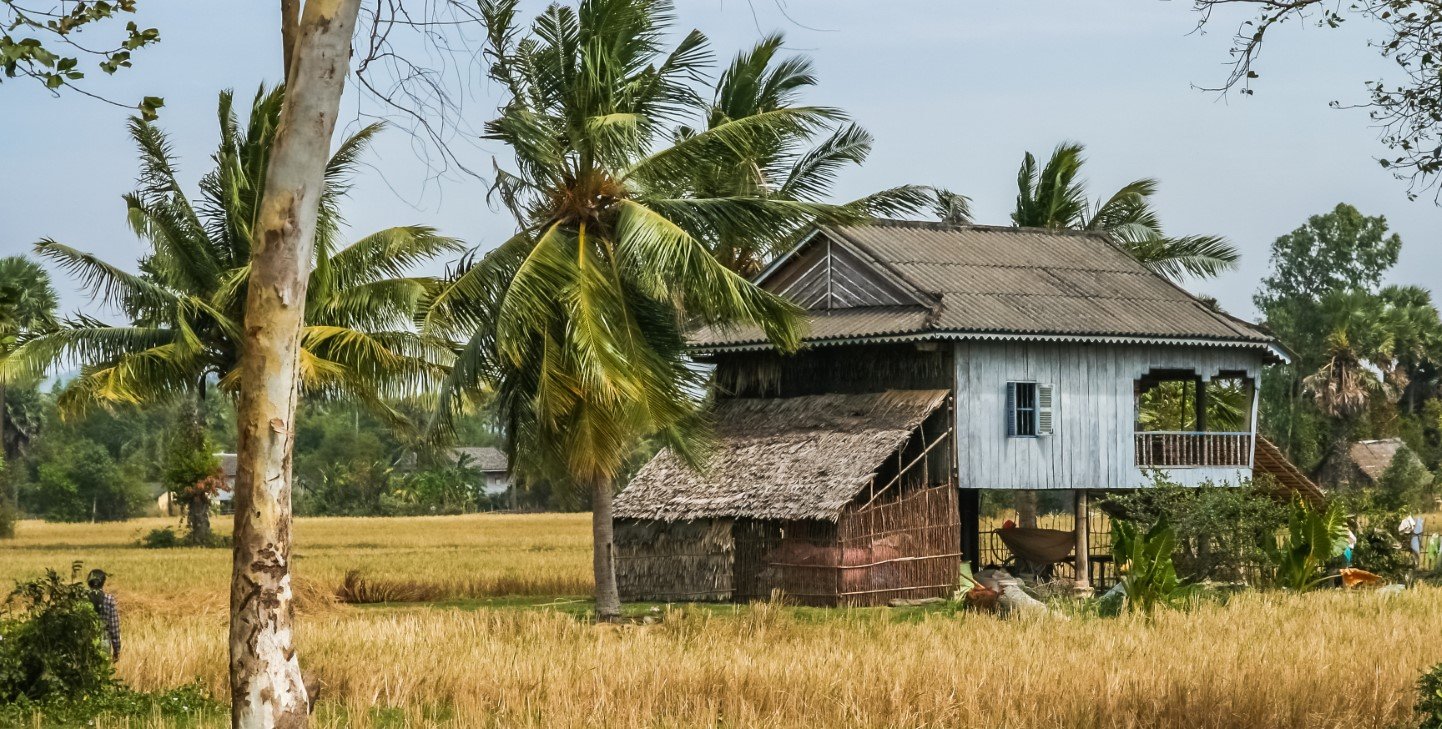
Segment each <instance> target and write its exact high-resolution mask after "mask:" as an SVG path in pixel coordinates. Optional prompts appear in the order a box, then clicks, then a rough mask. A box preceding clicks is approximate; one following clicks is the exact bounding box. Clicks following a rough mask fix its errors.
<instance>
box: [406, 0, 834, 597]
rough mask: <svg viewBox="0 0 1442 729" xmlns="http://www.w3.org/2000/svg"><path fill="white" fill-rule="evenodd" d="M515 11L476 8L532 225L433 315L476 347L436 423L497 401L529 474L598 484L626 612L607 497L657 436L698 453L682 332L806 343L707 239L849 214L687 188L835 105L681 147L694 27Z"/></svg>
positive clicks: (763, 116) (505, 195) (785, 231)
mask: <svg viewBox="0 0 1442 729" xmlns="http://www.w3.org/2000/svg"><path fill="white" fill-rule="evenodd" d="M516 4H517V3H516V2H515V0H489V1H487V2H482V3H481V8H482V11H483V13H484V14H485V16H486V21H487V27H488V29H489V38H488V41H487V46H486V54H487V56H488V58H489V59H490V61H491V69H490V73H491V76H492V77H493V78H494V79H495V80H497V81H498V82H499V83H500V84H501V85H502V86H503V87H504V88H505V89H507V91H508V93H507V100H506V103H505V104H504V106H502V107H501V109H500V113H499V116H498V117H497V118H496V119H494V120H492V121H490V122H489V123H488V124H487V125H486V130H487V133H488V136H489V138H491V139H494V140H497V141H500V142H502V143H504V144H506V145H507V146H508V147H510V150H511V152H512V154H513V155H514V163H515V172H501V173H499V174H498V180H497V183H496V187H495V190H496V193H497V194H498V195H499V196H500V198H501V200H502V201H503V202H504V203H505V204H506V205H507V207H509V208H510V209H511V210H512V211H513V212H514V213H515V215H516V218H517V221H518V231H517V233H516V234H515V235H514V236H513V237H512V238H510V239H509V240H507V241H506V242H504V243H502V244H501V245H500V246H499V247H498V248H497V249H496V250H494V251H492V252H491V253H490V254H488V255H487V256H485V257H484V258H483V259H481V260H480V261H478V262H475V261H471V262H466V263H465V264H464V265H462V266H459V267H457V270H455V271H454V273H453V277H452V282H451V284H450V285H449V287H448V288H447V289H446V290H445V291H443V292H442V293H441V294H440V295H438V296H437V297H435V299H434V301H433V302H432V305H431V307H430V310H429V311H428V312H427V315H426V317H425V319H424V322H423V323H424V325H425V331H427V332H434V333H437V334H444V335H447V336H452V337H456V338H457V339H458V340H460V341H462V342H464V344H463V345H461V346H460V348H459V356H458V358H457V360H456V363H455V367H454V369H453V370H452V374H451V377H450V379H449V380H448V383H447V387H446V388H445V389H444V390H443V394H442V399H441V410H440V412H441V414H442V415H445V414H446V413H449V412H452V411H454V410H455V409H457V408H458V407H460V405H461V404H462V403H463V402H464V399H465V398H466V397H467V395H468V394H469V395H470V396H474V395H475V394H477V393H483V392H489V393H490V394H491V395H492V396H493V397H494V406H495V407H496V409H497V411H498V413H499V414H500V417H501V418H502V420H503V421H504V424H505V426H506V430H507V433H508V436H509V438H508V448H509V450H510V455H511V458H512V463H513V464H515V466H516V467H517V468H518V469H519V470H520V471H521V472H522V473H524V474H529V475H540V476H542V477H547V478H549V479H550V480H551V481H552V482H553V483H560V484H569V485H571V486H574V487H578V488H585V489H588V490H589V491H590V493H591V496H592V507H593V527H594V534H595V553H594V563H593V567H594V571H595V575H596V599H597V615H598V617H600V618H601V619H612V618H614V617H616V616H617V615H618V613H619V609H620V605H619V600H618V597H617V593H616V582H615V571H614V570H615V565H614V562H613V555H612V545H611V513H610V511H611V506H610V505H611V497H612V493H613V490H614V488H615V486H616V481H617V478H618V476H619V475H620V473H621V471H622V468H623V465H624V463H625V460H626V458H627V457H628V456H629V455H630V454H632V453H633V452H634V451H635V449H636V447H637V445H638V443H639V442H640V441H641V440H642V439H643V438H650V437H654V438H657V439H659V440H660V441H661V442H662V443H665V444H668V445H670V446H672V447H673V448H676V449H677V450H678V452H681V453H683V454H691V455H692V456H696V455H698V454H697V453H696V451H695V449H694V447H693V446H694V441H693V440H692V439H690V438H689V437H688V436H690V435H691V434H693V433H694V432H695V428H696V426H697V425H698V424H699V420H700V418H699V407H698V406H699V402H698V399H699V395H698V393H700V392H701V391H702V382H701V375H700V373H698V372H697V371H695V370H694V369H693V368H691V367H689V366H688V363H687V360H686V358H685V341H684V338H683V330H684V328H685V327H686V326H689V325H692V324H714V325H721V326H726V325H735V324H755V325H758V326H760V327H761V328H762V329H763V330H764V331H765V332H766V334H767V335H768V336H769V337H770V339H771V341H773V342H774V343H776V344H777V345H778V346H779V347H780V348H781V349H783V350H790V349H794V348H795V347H796V346H797V344H798V341H799V337H800V334H801V332H800V323H799V317H798V316H797V314H798V311H797V310H796V308H795V307H794V306H793V305H792V304H790V303H788V302H786V301H785V300H783V299H781V298H778V297H776V296H773V295H771V294H768V293H766V292H764V291H762V290H760V289H759V288H757V287H755V286H753V285H752V284H750V283H749V282H748V281H747V280H746V279H745V278H744V277H742V276H740V275H738V274H737V273H736V272H735V271H733V270H731V269H729V268H728V267H727V266H726V265H724V264H723V263H722V262H720V261H718V260H717V258H716V257H715V255H713V253H712V251H710V250H708V247H707V243H708V242H709V241H718V240H741V239H746V240H751V241H754V245H755V247H756V249H757V250H765V249H766V248H767V246H769V245H775V244H778V243H779V242H780V241H782V240H785V239H786V237H787V236H789V235H790V234H791V232H792V231H794V230H796V229H797V228H798V226H802V225H805V224H806V223H808V222H810V221H813V220H816V219H818V218H825V217H826V216H828V215H832V214H834V213H835V212H836V211H835V208H833V207H831V206H828V205H825V204H822V203H818V202H813V201H810V200H805V199H786V198H781V197H776V196H768V195H765V194H759V193H758V192H756V191H737V190H727V191H726V192H725V194H722V195H717V196H708V195H706V194H704V193H697V192H695V191H693V190H692V189H691V185H690V184H689V183H686V182H678V181H686V180H690V179H692V178H693V176H694V175H695V171H696V170H698V169H701V170H706V169H714V168H715V167H717V166H718V164H719V162H718V160H726V159H734V157H733V155H736V154H738V153H745V151H746V150H754V149H757V148H759V147H761V146H763V145H765V144H767V143H772V142H774V141H775V140H778V139H787V138H794V137H796V136H797V135H805V134H809V133H813V132H815V131H816V130H819V129H823V128H825V127H826V125H828V124H831V123H833V122H834V120H835V119H836V118H837V114H836V113H835V112H834V111H831V110H829V109H824V108H817V107H809V106H790V105H783V106H781V107H779V108H775V109H770V110H766V111H760V112H757V113H754V114H748V115H744V116H741V117H740V118H736V119H731V120H728V121H723V122H720V123H717V124H715V125H714V126H710V125H708V126H707V128H705V129H704V130H702V131H698V132H696V133H694V134H687V135H681V136H680V137H679V138H678V137H677V136H676V135H674V134H671V133H670V132H669V131H668V130H670V129H673V128H674V126H673V125H676V124H679V123H683V122H684V120H685V117H686V116H687V115H689V114H694V113H695V111H696V109H697V108H698V94H697V93H696V91H695V90H694V89H693V84H694V83H695V79H697V78H698V76H699V75H700V74H701V72H702V71H703V70H704V68H705V65H706V63H707V61H708V58H709V53H708V51H707V41H706V38H705V37H704V36H703V35H701V33H699V32H697V31H692V32H690V33H689V34H686V35H684V36H683V37H681V40H680V42H679V43H678V44H677V45H676V46H675V47H674V48H672V49H670V50H669V51H667V50H665V49H664V48H663V39H664V38H665V37H666V34H667V30H668V26H669V24H670V22H671V6H670V4H669V3H667V2H665V1H664V0H582V2H580V4H579V6H578V7H574V8H573V7H567V6H561V5H552V6H550V7H549V8H548V9H546V10H545V11H544V12H543V13H541V15H540V16H539V17H538V18H536V19H535V21H534V22H533V23H532V25H531V30H530V32H529V33H524V32H523V31H522V30H521V29H520V28H519V27H518V26H517V24H516V17H515V16H516ZM441 422H442V424H443V423H444V420H442V421H441Z"/></svg>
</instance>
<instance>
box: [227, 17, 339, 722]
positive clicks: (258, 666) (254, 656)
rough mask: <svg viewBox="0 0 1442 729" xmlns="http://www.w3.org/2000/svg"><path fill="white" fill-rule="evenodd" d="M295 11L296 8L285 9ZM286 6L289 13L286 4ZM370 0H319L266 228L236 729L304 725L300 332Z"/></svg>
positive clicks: (250, 411) (306, 28)
mask: <svg viewBox="0 0 1442 729" xmlns="http://www.w3.org/2000/svg"><path fill="white" fill-rule="evenodd" d="M285 5H286V6H289V7H293V3H285ZM283 9H284V7H283ZM359 11H360V0H307V2H306V3H305V8H304V10H303V11H302V13H301V16H300V22H299V25H298V26H297V27H296V28H295V30H294V32H293V33H290V34H287V35H293V36H294V41H293V44H292V45H291V47H290V48H289V49H288V50H289V56H288V58H289V64H290V68H288V69H287V77H286V78H287V83H286V101H285V108H284V110H283V111H282V112H281V120H280V126H279V129H278V131H277V132H276V135H275V143H274V147H273V150H272V153H271V158H270V163H269V167H268V170H267V175H266V185H265V193H264V195H263V197H262V199H261V203H260V210H259V214H258V216H257V220H258V223H257V225H256V227H255V243H254V252H253V254H252V258H251V273H250V285H249V287H248V291H247V294H246V304H245V323H244V346H243V348H242V352H243V353H242V355H241V361H240V372H241V379H240V381H241V383H242V386H241V390H240V401H239V407H238V408H237V417H236V420H237V425H238V431H239V433H238V448H237V451H238V453H237V473H236V489H235V551H234V557H233V563H232V572H231V587H230V693H231V726H232V727H233V729H269V728H270V727H287V728H292V727H304V726H306V725H307V723H308V720H309V706H308V697H307V693H306V688H305V683H304V682H303V681H302V679H301V672H300V661H299V660H298V659H297V657H296V650H295V606H294V603H293V602H292V593H291V579H290V547H291V538H290V537H291V535H290V532H291V506H290V493H291V451H292V448H293V447H294V445H295V432H294V423H295V407H296V399H297V397H298V383H297V369H298V365H299V349H300V332H301V325H302V324H303V316H304V311H305V296H306V282H307V277H308V275H309V269H310V262H311V258H312V254H313V249H314V245H315V232H316V219H317V214H318V209H319V203H320V193H321V191H322V190H323V189H324V177H325V166H326V162H327V159H328V157H329V153H330V142H331V135H332V134H333V132H334V131H335V123H336V117H337V116H338V115H339V113H340V97H341V92H342V90H343V87H344V85H345V77H346V72H347V67H348V65H349V62H350V51H351V34H352V32H353V31H354V29H355V23H356V16H357V14H358V13H359Z"/></svg>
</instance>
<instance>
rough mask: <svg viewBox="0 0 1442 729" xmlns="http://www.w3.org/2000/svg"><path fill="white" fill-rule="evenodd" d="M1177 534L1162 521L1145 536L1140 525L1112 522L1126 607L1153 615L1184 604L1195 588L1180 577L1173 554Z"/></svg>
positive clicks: (1113, 545) (1113, 550) (1115, 555)
mask: <svg viewBox="0 0 1442 729" xmlns="http://www.w3.org/2000/svg"><path fill="white" fill-rule="evenodd" d="M1176 546H1177V533H1176V530H1174V529H1172V526H1171V525H1170V524H1168V523H1167V521H1166V519H1158V520H1157V522H1156V523H1155V524H1152V525H1151V527H1150V528H1148V529H1147V530H1146V531H1145V532H1143V531H1142V527H1141V526H1140V525H1138V524H1135V523H1132V522H1128V521H1122V520H1120V519H1118V520H1116V521H1113V522H1112V558H1113V559H1114V560H1115V561H1116V564H1117V565H1118V567H1119V569H1120V571H1121V574H1122V579H1121V583H1120V586H1121V594H1122V599H1123V601H1122V606H1123V607H1125V608H1126V609H1127V610H1131V611H1134V612H1142V613H1146V614H1148V615H1150V614H1151V613H1152V612H1153V611H1155V610H1156V609H1157V608H1158V607H1171V606H1174V605H1177V604H1179V603H1181V602H1184V601H1185V600H1186V599H1187V598H1189V597H1190V596H1191V594H1192V592H1193V587H1194V586H1193V585H1189V584H1186V583H1185V582H1183V581H1182V579H1181V578H1180V577H1178V576H1177V568H1176V564H1175V563H1174V562H1173V561H1172V553H1173V552H1174V551H1175V550H1176Z"/></svg>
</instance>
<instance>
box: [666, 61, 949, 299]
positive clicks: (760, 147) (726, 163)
mask: <svg viewBox="0 0 1442 729" xmlns="http://www.w3.org/2000/svg"><path fill="white" fill-rule="evenodd" d="M784 46H785V37H784V36H782V35H781V34H779V33H777V34H772V35H768V36H766V37H765V38H763V39H762V40H761V41H759V42H758V43H756V45H755V46H753V47H752V48H750V49H748V50H745V51H742V52H740V53H738V54H736V56H735V57H734V58H733V59H732V61H731V64H730V66H728V67H727V68H726V70H725V71H724V72H722V74H721V76H720V78H719V79H718V80H717V83H716V87H715V89H714V92H713V96H712V99H711V101H710V102H709V103H707V104H706V105H705V106H704V108H703V109H702V113H703V114H704V115H705V128H706V129H715V128H717V127H719V126H722V125H724V124H728V123H730V122H733V121H736V120H738V119H745V118H747V117H752V116H756V115H758V114H765V113H767V112H772V111H776V110H780V109H786V108H790V107H793V106H796V105H797V103H798V101H799V99H800V96H801V93H802V92H803V91H805V90H807V89H809V88H811V87H812V86H815V85H816V76H815V74H814V71H813V68H812V64H811V60H810V59H808V58H806V57H805V56H788V57H783V56H782V55H781V51H782V49H783V47H784ZM832 113H833V115H834V117H835V118H836V120H837V122H836V123H834V124H832V125H830V126H829V127H828V128H825V129H821V130H812V129H809V128H792V129H787V130H782V131H783V133H778V134H774V135H762V136H759V137H755V138H753V139H752V140H751V144H749V145H747V146H744V147H740V146H738V147H734V148H733V147H726V148H723V149H720V150H718V153H717V154H715V155H713V157H714V158H713V159H709V160H706V163H705V164H697V165H695V166H694V167H691V168H690V169H689V170H688V172H689V174H688V175H686V176H685V177H677V178H675V179H672V180H667V181H666V182H667V183H668V184H669V185H670V186H671V188H672V190H673V192H675V193H678V194H683V193H684V194H689V195H692V196H695V197H703V198H718V199H719V198H728V197H730V198H735V197H756V198H764V199H773V200H790V201H804V202H821V201H823V200H826V199H827V198H828V197H829V196H830V193H831V189H832V187H833V186H834V185H835V183H836V176H837V174H838V173H839V172H840V171H841V170H843V169H845V168H846V167H848V166H851V165H860V164H862V163H864V162H865V161H866V158H867V157H868V156H869V155H870V154H871V148H872V144H873V139H872V136H871V134H870V133H868V132H867V131H866V130H865V129H863V128H861V127H860V126H858V125H856V124H853V123H849V122H845V121H844V116H843V115H842V114H841V113H840V112H836V111H833V112H832ZM695 134H696V131H695V130H694V129H693V128H691V127H689V126H683V127H681V128H680V129H679V130H678V131H677V138H678V139H683V140H684V139H687V138H689V137H691V136H694V135H695ZM930 199H931V191H930V190H929V189H928V188H925V187H921V186H917V185H902V186H900V187H894V188H890V189H886V190H882V191H880V192H876V193H873V194H870V195H866V196H864V197H862V198H859V199H856V200H852V201H850V202H848V203H845V204H842V205H839V206H838V207H837V209H836V210H835V211H834V213H833V216H836V217H850V218H855V219H860V218H865V217H877V216H895V215H898V214H902V213H909V212H913V211H915V210H917V209H919V208H921V207H923V206H925V205H927V204H928V203H929V202H930ZM794 224H795V225H796V226H797V227H796V228H794V229H793V230H791V231H789V233H790V235H787V236H775V235H773V236H769V237H767V238H764V239H758V238H756V237H755V236H753V235H750V234H748V232H747V231H746V230H744V229H742V230H737V231H731V230H727V229H725V228H721V229H718V230H717V231H715V233H716V235H715V236H714V238H706V239H703V242H704V243H705V244H706V246H707V248H708V249H710V250H711V252H712V253H713V254H714V255H715V256H716V258H717V260H719V261H721V262H722V263H723V264H725V265H726V266H727V267H729V268H730V269H731V270H733V271H736V272H738V273H741V274H742V275H744V276H751V275H754V274H756V273H757V272H759V271H760V270H761V268H762V266H764V265H765V263H766V262H767V260H769V259H770V258H772V257H773V256H775V255H776V254H778V253H780V252H781V251H782V250H784V249H787V248H790V247H791V244H792V243H793V242H794V240H795V238H796V236H799V235H801V234H802V233H804V232H805V231H806V229H807V227H809V226H808V221H806V220H805V219H804V218H797V219H796V220H795V221H794ZM777 241H780V245H779V246H775V245H772V246H767V245H766V244H768V243H771V244H774V243H776V242H777Z"/></svg>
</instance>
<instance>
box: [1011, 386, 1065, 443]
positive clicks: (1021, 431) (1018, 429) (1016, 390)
mask: <svg viewBox="0 0 1442 729" xmlns="http://www.w3.org/2000/svg"><path fill="white" fill-rule="evenodd" d="M1054 398H1055V388H1054V387H1053V386H1052V385H1048V384H1043V383H1039V382H1008V383H1006V434H1007V437H1009V438H1035V437H1037V436H1043V435H1051V434H1052V429H1053V417H1052V402H1053V400H1054Z"/></svg>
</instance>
